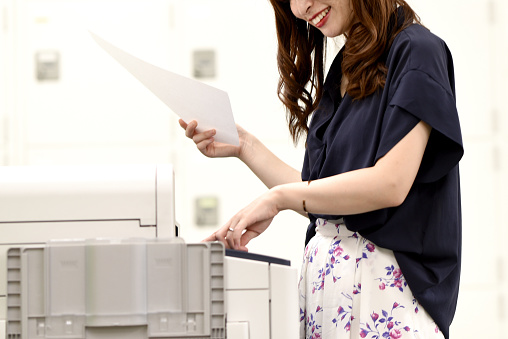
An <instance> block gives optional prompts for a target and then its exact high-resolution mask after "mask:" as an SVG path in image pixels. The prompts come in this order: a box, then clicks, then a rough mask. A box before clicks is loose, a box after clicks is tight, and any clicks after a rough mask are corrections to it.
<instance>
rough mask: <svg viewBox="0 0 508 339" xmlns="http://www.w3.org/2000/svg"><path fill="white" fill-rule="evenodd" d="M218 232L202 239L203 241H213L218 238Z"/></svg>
mask: <svg viewBox="0 0 508 339" xmlns="http://www.w3.org/2000/svg"><path fill="white" fill-rule="evenodd" d="M215 233H216V232H213V234H211V235H209V236H208V237H206V238H204V239H203V240H201V242H212V241H216V240H217V238H216V235H215Z"/></svg>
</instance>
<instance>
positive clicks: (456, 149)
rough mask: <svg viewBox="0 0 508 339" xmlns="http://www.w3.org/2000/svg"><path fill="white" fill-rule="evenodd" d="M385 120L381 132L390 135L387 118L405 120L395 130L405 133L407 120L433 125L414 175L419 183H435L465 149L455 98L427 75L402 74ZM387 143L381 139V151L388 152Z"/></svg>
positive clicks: (410, 72)
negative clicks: (420, 162) (419, 164)
mask: <svg viewBox="0 0 508 339" xmlns="http://www.w3.org/2000/svg"><path fill="white" fill-rule="evenodd" d="M394 116H395V117H394ZM386 119H387V123H386V124H385V126H384V128H383V129H386V130H385V131H383V132H382V134H389V133H390V132H389V131H390V129H391V130H392V131H393V129H392V128H393V126H392V125H393V123H390V121H394V120H397V119H400V120H402V121H405V123H402V124H403V126H402V128H401V127H399V128H398V130H399V131H400V130H401V129H402V131H403V132H406V133H407V132H409V130H410V129H409V130H407V126H411V124H409V125H408V121H412V122H413V123H414V122H418V121H424V122H426V123H427V124H429V125H430V126H431V127H432V132H431V135H430V138H429V141H428V144H427V148H426V150H425V153H424V156H423V159H422V164H421V166H420V170H419V172H418V175H417V177H416V180H417V181H418V182H423V183H424V182H434V181H436V180H438V179H440V178H442V177H443V176H444V175H446V174H447V173H448V172H449V171H450V170H451V169H452V168H453V167H454V166H455V165H457V164H458V162H459V160H460V159H461V158H462V155H463V153H464V150H463V146H462V136H461V131H460V124H459V117H458V113H457V108H456V104H455V98H454V96H453V94H452V93H451V92H450V91H449V90H447V89H446V88H444V87H443V86H442V85H441V84H439V83H438V82H437V81H436V80H434V79H433V78H432V77H430V76H429V75H428V74H426V73H424V72H422V71H418V70H413V71H409V72H407V73H406V74H405V75H404V76H403V77H402V79H401V81H400V83H399V86H398V88H397V90H396V92H395V94H394V95H393V97H392V99H391V100H390V102H389V105H388V107H387V112H386ZM415 125H416V124H415ZM404 127H406V130H404ZM413 127H414V125H413ZM395 131H397V129H395ZM399 133H400V132H399ZM404 135H405V134H404ZM402 137H403V135H402ZM387 139H389V138H387ZM399 140H400V139H399ZM390 142H391V143H393V141H390V140H388V145H386V143H383V142H382V143H381V145H380V149H379V150H380V152H387V150H386V148H387V146H390ZM391 146H392V147H393V146H394V144H393V145H391Z"/></svg>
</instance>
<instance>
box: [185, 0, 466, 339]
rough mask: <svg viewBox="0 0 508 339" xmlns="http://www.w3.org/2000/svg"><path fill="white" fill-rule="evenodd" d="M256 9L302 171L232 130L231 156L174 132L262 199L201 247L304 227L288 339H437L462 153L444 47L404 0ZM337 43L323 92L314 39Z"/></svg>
mask: <svg viewBox="0 0 508 339" xmlns="http://www.w3.org/2000/svg"><path fill="white" fill-rule="evenodd" d="M270 1H271V4H272V5H273V7H274V10H275V19H276V27H277V35H278V42H279V48H278V66H279V71H280V82H279V91H278V93H279V97H280V99H281V100H282V102H283V103H284V105H285V107H286V109H287V112H288V122H289V130H290V132H291V134H292V136H293V138H294V140H295V141H296V140H298V138H299V137H301V136H306V153H305V159H304V163H303V169H302V172H301V173H300V172H298V171H296V170H295V169H293V168H291V167H289V166H288V165H286V164H285V163H283V162H282V161H281V160H279V159H278V158H277V157H276V156H274V155H273V154H272V153H271V152H270V151H269V150H268V149H267V148H266V147H265V146H264V145H262V144H261V143H260V142H259V140H258V139H256V138H255V137H254V136H253V135H251V134H249V133H248V132H246V131H245V130H243V129H242V128H241V127H238V132H239V136H240V146H239V147H233V146H231V145H224V144H219V143H217V142H215V141H214V139H213V136H214V134H215V131H214V130H210V131H204V132H200V133H198V132H197V131H196V127H197V123H196V122H195V121H192V122H190V123H189V124H187V123H185V122H183V121H180V124H181V126H182V128H184V129H185V130H186V135H187V136H188V137H189V138H192V139H193V140H194V142H195V143H196V145H197V147H198V149H199V150H200V151H201V152H202V153H203V154H205V155H206V156H209V157H225V156H236V157H238V158H239V159H240V160H241V161H243V162H245V164H247V165H248V166H249V167H250V169H251V170H252V171H253V172H254V173H255V174H256V175H257V176H258V177H259V178H260V179H261V180H262V181H263V182H264V183H265V184H266V186H267V187H268V188H269V190H268V191H267V192H266V193H265V194H263V195H262V196H260V197H259V198H258V199H256V200H254V201H253V202H252V203H251V204H250V205H248V206H247V207H245V208H244V209H243V210H241V211H240V212H239V213H237V214H236V215H235V216H233V217H232V218H231V219H230V220H229V221H228V222H227V223H226V224H225V225H224V226H223V227H221V228H220V229H219V230H218V231H217V232H215V233H214V234H212V235H211V236H210V237H208V238H207V239H205V240H207V241H221V242H223V243H224V244H225V245H226V247H228V248H234V249H240V250H246V245H247V244H248V243H249V241H250V240H251V239H253V238H255V237H257V236H258V235H260V234H261V233H262V232H263V231H264V230H265V229H266V228H267V227H268V226H269V225H270V223H271V221H272V219H273V217H274V216H275V215H276V214H277V213H278V212H280V211H282V210H285V209H291V210H294V211H297V212H299V213H305V214H308V216H309V219H310V225H309V228H308V231H307V239H306V248H305V255H304V263H303V266H302V276H301V279H300V284H299V289H300V294H301V296H300V305H301V337H302V338H326V339H328V338H359V337H361V338H443V337H444V338H448V337H449V325H450V323H451V321H452V318H453V315H454V313H455V307H456V303H457V295H458V286H459V275H460V251H461V213H460V184H459V170H458V162H459V160H460V159H461V157H462V154H463V147H462V139H461V132H460V125H459V119H458V114H457V110H456V105H455V89H454V78H453V63H452V58H451V54H450V52H449V50H448V48H447V46H446V44H445V43H444V42H443V41H442V40H441V39H439V38H438V37H436V36H435V35H433V34H432V33H430V32H429V30H427V29H426V28H425V27H423V26H422V25H421V24H420V22H419V19H418V17H417V15H416V14H415V13H414V11H413V10H412V9H411V8H410V6H409V5H408V4H407V3H406V2H405V1H404V0H270ZM340 35H344V36H345V38H346V39H345V45H344V47H343V48H342V50H341V51H340V52H339V53H338V55H337V56H336V57H335V59H334V61H333V63H332V65H331V67H330V70H329V71H328V74H327V75H326V81H325V80H324V78H325V77H324V69H323V68H324V67H323V63H324V61H323V60H324V57H325V55H324V54H325V47H326V37H337V36H340ZM288 232H291V230H290V229H288Z"/></svg>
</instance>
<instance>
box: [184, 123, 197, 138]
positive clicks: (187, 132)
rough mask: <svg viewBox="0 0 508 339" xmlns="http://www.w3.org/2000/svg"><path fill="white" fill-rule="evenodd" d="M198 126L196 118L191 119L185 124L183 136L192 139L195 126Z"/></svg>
mask: <svg viewBox="0 0 508 339" xmlns="http://www.w3.org/2000/svg"><path fill="white" fill-rule="evenodd" d="M197 126H198V122H197V121H196V120H192V121H191V122H189V123H188V124H187V128H186V129H185V136H186V137H187V138H190V139H192V137H193V136H194V133H195V132H196V127H197Z"/></svg>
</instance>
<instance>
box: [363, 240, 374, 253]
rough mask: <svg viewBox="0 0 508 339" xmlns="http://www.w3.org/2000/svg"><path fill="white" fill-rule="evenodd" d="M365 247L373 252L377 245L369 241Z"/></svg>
mask: <svg viewBox="0 0 508 339" xmlns="http://www.w3.org/2000/svg"><path fill="white" fill-rule="evenodd" d="M365 248H367V250H368V251H369V252H371V253H372V252H374V250H375V249H376V246H374V244H373V243H371V242H369V243H368V244H367V245H366V246H365Z"/></svg>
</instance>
